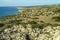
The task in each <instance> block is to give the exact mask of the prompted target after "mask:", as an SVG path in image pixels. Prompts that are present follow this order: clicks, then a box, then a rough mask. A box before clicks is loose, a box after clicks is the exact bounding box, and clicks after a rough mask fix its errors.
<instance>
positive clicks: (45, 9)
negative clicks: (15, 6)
mask: <svg viewBox="0 0 60 40" xmlns="http://www.w3.org/2000/svg"><path fill="white" fill-rule="evenodd" d="M59 31H60V5H46V6H33V7H25V8H22V9H19V10H18V14H16V15H11V16H5V17H0V40H60V32H59Z"/></svg>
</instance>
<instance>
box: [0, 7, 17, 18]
mask: <svg viewBox="0 0 60 40" xmlns="http://www.w3.org/2000/svg"><path fill="white" fill-rule="evenodd" d="M17 13H18V8H17V7H0V17H1V16H8V15H13V14H17Z"/></svg>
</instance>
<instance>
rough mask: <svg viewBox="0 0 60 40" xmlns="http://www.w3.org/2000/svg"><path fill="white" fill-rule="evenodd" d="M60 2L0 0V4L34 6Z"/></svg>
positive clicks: (58, 0)
mask: <svg viewBox="0 0 60 40" xmlns="http://www.w3.org/2000/svg"><path fill="white" fill-rule="evenodd" d="M49 4H60V0H0V6H33V5H34V6H35V5H49Z"/></svg>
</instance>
